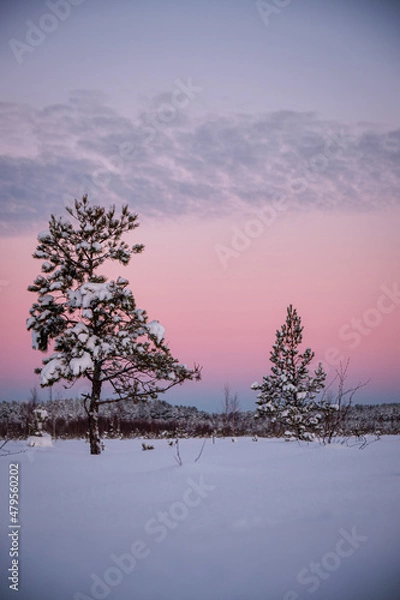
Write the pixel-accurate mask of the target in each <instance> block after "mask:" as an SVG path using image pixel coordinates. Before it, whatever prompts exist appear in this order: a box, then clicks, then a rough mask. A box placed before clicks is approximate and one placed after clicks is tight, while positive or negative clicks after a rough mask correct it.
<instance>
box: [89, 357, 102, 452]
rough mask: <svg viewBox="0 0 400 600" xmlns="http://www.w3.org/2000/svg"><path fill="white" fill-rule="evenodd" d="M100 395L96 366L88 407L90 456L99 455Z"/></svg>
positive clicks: (98, 373) (99, 377)
mask: <svg viewBox="0 0 400 600" xmlns="http://www.w3.org/2000/svg"><path fill="white" fill-rule="evenodd" d="M100 394H101V370H100V366H99V365H96V367H95V370H94V374H93V381H92V395H91V398H90V405H89V412H88V416H89V443H90V454H101V443H100V432H99V421H98V414H99V401H100Z"/></svg>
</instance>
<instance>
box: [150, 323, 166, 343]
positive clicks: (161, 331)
mask: <svg viewBox="0 0 400 600" xmlns="http://www.w3.org/2000/svg"><path fill="white" fill-rule="evenodd" d="M147 329H148V331H149V333H150V334H151V335H154V336H155V337H156V338H157V342H158V343H160V342H161V340H162V339H163V338H164V335H165V328H164V327H163V326H162V325H161V323H160V322H159V321H150V323H147Z"/></svg>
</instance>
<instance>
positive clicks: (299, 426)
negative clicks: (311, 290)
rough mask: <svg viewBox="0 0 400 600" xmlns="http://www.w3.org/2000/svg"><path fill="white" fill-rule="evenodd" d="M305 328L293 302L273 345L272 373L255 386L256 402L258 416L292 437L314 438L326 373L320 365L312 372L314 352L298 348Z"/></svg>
mask: <svg viewBox="0 0 400 600" xmlns="http://www.w3.org/2000/svg"><path fill="white" fill-rule="evenodd" d="M303 329H304V327H303V326H302V325H301V318H300V317H299V316H298V314H297V311H296V309H294V308H293V306H292V305H290V306H289V307H288V308H287V316H286V322H285V323H284V324H283V325H282V327H281V329H280V330H277V332H276V341H275V344H273V347H272V348H273V349H272V351H271V356H270V361H271V362H272V365H273V366H272V367H271V371H272V373H271V374H270V375H267V376H264V378H263V383H262V384H258V383H254V384H253V385H252V386H251V387H252V389H253V390H257V391H259V392H260V393H259V395H258V399H257V402H256V403H257V406H258V408H257V414H256V416H257V417H258V418H266V417H268V418H269V419H270V420H271V423H273V424H276V425H277V426H278V428H279V429H280V430H282V429H283V430H284V433H285V435H286V437H287V438H288V439H297V440H312V439H314V437H315V435H316V434H317V433H318V428H319V421H320V415H319V413H318V412H317V405H316V403H315V401H314V400H315V398H316V396H317V394H318V393H319V392H321V391H322V389H323V388H324V381H325V378H326V373H325V372H324V370H323V368H322V365H321V364H319V366H318V368H317V370H316V371H315V372H314V376H312V375H311V374H310V372H309V369H308V367H309V365H310V363H311V361H312V360H313V358H314V352H312V350H311V349H310V348H306V349H305V351H304V352H303V353H302V354H301V353H300V352H299V349H298V348H299V346H300V344H301V343H302V341H303ZM278 433H279V432H278Z"/></svg>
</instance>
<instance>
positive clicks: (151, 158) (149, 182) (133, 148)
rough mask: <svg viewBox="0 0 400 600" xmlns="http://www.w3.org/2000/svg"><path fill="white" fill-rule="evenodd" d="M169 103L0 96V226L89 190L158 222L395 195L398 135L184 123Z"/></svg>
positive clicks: (290, 121)
mask: <svg viewBox="0 0 400 600" xmlns="http://www.w3.org/2000/svg"><path fill="white" fill-rule="evenodd" d="M170 100H171V96H170V95H167V94H159V95H158V96H155V97H154V98H153V99H151V100H149V102H148V108H147V110H143V111H142V112H140V113H139V114H138V115H137V118H136V119H135V120H134V121H131V120H129V119H127V118H126V117H124V116H122V115H120V114H118V112H117V111H116V110H114V109H113V108H111V107H110V106H108V105H107V97H106V96H105V95H104V94H102V93H101V92H92V91H85V90H78V91H75V92H74V93H73V94H71V97H70V98H69V99H68V102H66V103H65V104H57V105H51V106H46V107H44V108H43V109H41V110H35V109H33V108H31V107H29V106H26V105H18V104H13V103H0V140H1V142H0V189H1V217H0V233H2V234H3V235H4V234H6V235H9V234H12V233H13V232H15V231H18V232H21V230H23V229H24V228H26V229H28V228H30V229H31V228H32V226H33V225H35V224H36V223H38V224H39V223H42V222H46V221H47V220H48V217H49V215H50V214H51V213H57V214H61V213H62V212H63V206H64V205H65V204H66V203H70V202H71V201H72V200H73V198H74V197H79V196H81V195H82V194H83V193H86V192H88V193H89V195H90V197H91V198H92V200H93V201H94V202H99V203H104V204H110V203H112V202H113V203H116V204H121V203H125V202H126V203H128V204H129V205H130V206H131V207H132V208H133V209H134V210H135V211H137V212H138V213H139V214H146V215H154V216H157V217H159V218H162V217H164V216H169V217H170V216H174V215H181V214H185V213H186V214H198V215H202V216H207V215H208V216H212V215H223V214H229V213H231V212H232V211H233V210H236V209H237V210H246V209H250V208H254V207H256V206H261V205H265V204H267V203H268V202H270V201H271V200H272V199H273V198H274V195H276V194H280V195H285V196H287V197H288V198H289V200H290V202H291V204H292V205H293V206H294V207H299V208H301V207H306V208H320V209H325V210H330V209H332V208H335V209H341V210H350V211H354V210H363V211H365V210H373V209H376V208H381V207H384V206H390V205H393V204H398V203H399V202H400V194H399V191H400V169H399V166H400V165H399V163H400V130H395V131H388V130H385V129H384V128H383V127H381V126H378V125H375V124H371V123H358V124H354V125H352V126H350V125H344V124H341V123H338V122H333V121H327V120H324V119H322V118H321V117H320V116H318V114H317V113H298V112H295V111H278V112H272V113H265V114H246V113H237V114H230V115H218V114H216V115H215V114H214V115H203V116H201V117H199V116H198V117H191V118H189V115H188V113H187V112H185V107H181V108H179V107H176V106H172V104H171V103H169V102H170ZM168 107H170V108H168Z"/></svg>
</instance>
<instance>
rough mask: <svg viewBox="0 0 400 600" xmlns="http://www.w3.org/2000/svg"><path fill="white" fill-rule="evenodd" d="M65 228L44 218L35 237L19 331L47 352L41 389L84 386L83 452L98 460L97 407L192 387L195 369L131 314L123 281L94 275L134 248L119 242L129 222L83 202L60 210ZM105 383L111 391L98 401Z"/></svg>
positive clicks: (133, 220)
mask: <svg viewBox="0 0 400 600" xmlns="http://www.w3.org/2000/svg"><path fill="white" fill-rule="evenodd" d="M67 211H68V213H69V215H70V216H71V217H72V222H71V220H69V219H65V218H63V217H55V216H54V215H52V216H51V219H50V222H49V230H48V231H46V232H43V233H40V234H39V236H38V242H39V244H38V246H37V248H36V251H35V253H34V254H33V256H34V258H37V259H39V260H42V261H44V262H43V264H42V274H40V275H38V276H37V277H36V279H35V280H34V282H33V284H32V285H30V286H29V287H28V290H29V291H31V292H34V293H35V294H37V295H38V298H37V300H36V301H35V302H34V303H33V305H32V308H31V309H30V315H31V316H30V318H29V319H28V320H27V328H28V330H30V331H31V332H32V345H33V347H34V348H35V349H37V350H40V351H42V352H46V351H48V350H49V349H50V345H51V344H52V345H53V350H54V351H53V352H52V354H50V356H46V357H45V358H44V359H43V365H44V366H43V367H41V368H38V369H36V372H37V373H39V374H40V378H41V386H42V387H44V386H51V385H53V384H54V383H55V382H57V381H59V380H65V381H67V382H69V383H70V384H71V385H72V384H73V383H74V382H75V381H77V380H78V379H80V378H82V377H83V378H86V379H88V380H89V382H90V384H91V392H90V394H86V395H85V397H84V406H85V410H86V412H87V415H88V418H89V431H90V451H91V453H92V454H100V452H101V445H100V437H99V429H98V408H99V406H100V405H101V404H104V403H110V402H119V401H121V400H133V401H134V402H137V401H138V400H147V399H150V398H151V399H154V398H156V397H157V396H158V394H160V393H162V392H164V391H166V390H168V389H170V388H171V387H173V386H175V385H177V384H181V383H183V382H184V381H186V380H199V379H200V368H199V367H198V366H194V368H193V369H192V370H191V369H187V368H186V366H184V365H182V364H180V363H179V362H178V360H177V359H175V358H174V357H173V356H172V354H171V352H170V350H169V348H168V346H167V345H166V343H165V342H164V328H163V327H162V325H161V324H160V323H159V322H158V321H151V322H148V318H147V314H146V311H144V310H141V309H138V308H137V307H136V302H135V299H134V296H133V294H132V291H131V290H130V289H129V288H128V283H129V282H128V281H127V280H126V279H124V278H122V277H119V278H118V279H117V280H116V281H114V280H112V281H107V277H106V276H105V275H104V274H102V273H100V272H99V269H100V267H101V266H102V265H103V264H104V263H106V262H109V261H117V262H119V263H120V264H122V265H124V266H126V265H128V264H129V261H130V259H131V257H132V255H133V254H138V253H140V252H142V251H143V249H144V247H143V245H142V244H135V245H134V246H132V247H130V246H129V245H128V244H127V243H126V242H125V241H124V240H123V239H122V238H123V235H124V234H126V233H127V232H129V231H132V230H134V229H136V228H137V227H138V225H139V224H138V222H137V215H136V214H133V213H131V212H130V210H129V208H128V206H123V207H122V211H121V214H120V216H117V215H116V210H115V207H114V206H112V207H111V208H110V209H109V210H106V209H105V208H103V207H101V206H91V205H90V204H89V201H88V199H87V196H83V198H82V200H81V201H78V200H75V202H74V206H73V207H72V208H67ZM105 383H109V384H110V385H111V386H112V388H113V391H114V396H113V398H111V399H106V400H102V399H101V392H102V387H103V385H104V384H105Z"/></svg>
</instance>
